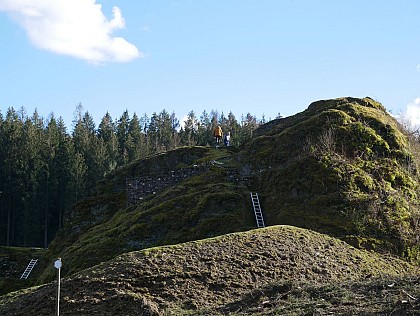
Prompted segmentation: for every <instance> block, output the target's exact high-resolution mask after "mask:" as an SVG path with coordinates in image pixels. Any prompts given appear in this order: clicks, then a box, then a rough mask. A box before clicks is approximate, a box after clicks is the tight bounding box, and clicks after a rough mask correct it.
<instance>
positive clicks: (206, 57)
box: [0, 0, 420, 129]
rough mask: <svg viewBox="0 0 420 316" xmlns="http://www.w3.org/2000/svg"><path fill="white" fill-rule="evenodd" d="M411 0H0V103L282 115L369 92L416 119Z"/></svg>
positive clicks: (419, 54)
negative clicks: (339, 98)
mask: <svg viewBox="0 0 420 316" xmlns="http://www.w3.org/2000/svg"><path fill="white" fill-rule="evenodd" d="M419 14H420V1H416V0H400V1H394V0H381V1H380V0H369V1H366V0H365V1H359V0H342V1H339V0H320V1H310V0H252V1H251V0H155V1H118V0H102V1H99V0H97V1H95V0H54V1H52V0H25V1H23V0H20V1H18V0H0V46H1V49H0V69H1V75H0V110H1V113H2V114H5V112H6V110H7V108H8V107H11V106H13V107H14V108H15V109H19V108H20V107H21V106H23V107H24V108H25V109H26V111H27V113H28V115H31V114H32V113H33V111H34V110H35V108H37V109H38V112H39V113H40V114H41V115H42V116H44V117H47V116H48V115H49V114H50V113H51V112H54V114H55V115H56V116H62V117H63V118H64V120H65V122H66V124H67V127H68V128H69V129H71V127H72V126H71V125H72V123H71V122H72V119H73V115H74V111H75V108H76V105H77V104H79V102H81V103H82V105H83V106H84V109H85V110H87V111H89V112H90V113H91V115H92V116H93V118H94V120H95V122H96V123H97V124H98V123H99V121H100V119H101V118H102V116H103V115H104V114H105V113H106V112H107V111H109V112H110V114H111V116H112V117H113V118H114V119H117V118H118V117H119V116H120V115H121V114H122V113H123V112H124V110H126V109H127V110H128V111H129V113H130V115H132V114H133V113H134V112H136V113H137V114H138V115H139V116H141V115H143V114H144V113H147V114H148V115H149V116H150V115H151V114H152V113H153V112H160V111H161V110H163V109H166V110H167V111H168V112H173V111H174V112H175V113H176V115H177V117H178V118H179V119H182V118H183V117H184V116H185V115H186V114H187V113H188V112H189V111H191V110H193V111H194V112H195V113H196V114H197V115H198V116H199V115H200V114H201V113H202V112H203V110H206V111H208V112H209V111H210V110H212V109H213V110H218V111H219V112H222V111H223V112H224V113H225V114H227V113H228V112H229V111H232V112H233V113H234V114H235V116H236V117H237V118H238V119H239V118H240V116H241V115H242V114H244V115H245V114H246V113H248V112H250V113H251V114H253V115H256V116H257V117H258V118H261V116H262V115H263V114H264V115H265V117H266V118H267V119H268V118H270V117H271V118H274V117H275V116H276V115H277V114H278V113H280V114H282V115H283V116H289V115H292V114H295V113H297V112H301V111H303V110H305V109H306V108H307V106H308V105H309V104H310V103H311V102H313V101H317V100H320V99H330V98H337V97H342V96H353V97H365V96H370V97H372V98H374V99H376V100H378V101H379V102H382V104H383V105H384V106H385V107H386V108H387V109H388V110H389V111H391V112H392V113H393V114H395V115H397V114H400V113H405V112H408V113H409V115H410V116H411V117H412V118H413V120H414V121H415V123H417V120H418V122H420V110H419V109H420V41H419V36H420V35H419V32H418V30H419V28H418V16H419Z"/></svg>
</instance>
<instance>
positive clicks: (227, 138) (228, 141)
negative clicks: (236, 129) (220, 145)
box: [224, 132, 230, 147]
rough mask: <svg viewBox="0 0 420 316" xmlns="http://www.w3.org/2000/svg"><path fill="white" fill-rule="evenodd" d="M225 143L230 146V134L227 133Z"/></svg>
mask: <svg viewBox="0 0 420 316" xmlns="http://www.w3.org/2000/svg"><path fill="white" fill-rule="evenodd" d="M224 142H225V146H226V147H228V146H230V132H227V133H226V135H225V139H224Z"/></svg>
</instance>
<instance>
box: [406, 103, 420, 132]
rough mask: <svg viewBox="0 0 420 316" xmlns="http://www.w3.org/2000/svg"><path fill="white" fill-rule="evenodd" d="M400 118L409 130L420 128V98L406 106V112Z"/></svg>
mask: <svg viewBox="0 0 420 316" xmlns="http://www.w3.org/2000/svg"><path fill="white" fill-rule="evenodd" d="M401 116H402V119H403V120H404V121H405V123H406V124H408V125H409V127H410V128H411V129H413V130H414V129H418V128H419V127H420V98H416V99H414V101H413V102H411V103H409V104H407V107H406V110H405V112H404V113H403V114H402V115H401Z"/></svg>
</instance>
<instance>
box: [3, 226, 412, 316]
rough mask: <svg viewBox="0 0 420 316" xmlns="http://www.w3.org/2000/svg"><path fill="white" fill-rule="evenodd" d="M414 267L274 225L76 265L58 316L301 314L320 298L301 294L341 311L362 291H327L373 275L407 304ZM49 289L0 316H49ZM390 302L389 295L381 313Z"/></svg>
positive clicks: (21, 296) (10, 300)
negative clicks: (77, 269) (345, 294)
mask: <svg viewBox="0 0 420 316" xmlns="http://www.w3.org/2000/svg"><path fill="white" fill-rule="evenodd" d="M416 272H417V269H416V268H415V267H413V266H411V265H410V264H408V263H406V262H404V261H402V260H399V259H396V258H392V257H389V256H388V257H385V256H381V255H378V254H376V253H374V252H367V251H363V250H357V249H355V248H353V247H352V246H350V245H348V244H347V243H345V242H342V241H339V240H338V239H335V238H331V237H329V236H326V235H322V234H319V233H316V232H313V231H310V230H306V229H301V228H296V227H292V226H273V227H269V228H265V229H258V230H251V231H248V232H242V233H233V234H227V235H224V236H220V237H215V238H210V239H205V240H200V241H194V242H188V243H184V244H177V245H172V246H163V247H155V248H150V249H147V250H142V251H136V252H129V253H126V254H123V255H121V256H119V257H117V258H115V259H113V260H111V261H109V262H104V263H102V264H100V265H97V266H94V267H92V268H89V269H86V270H84V271H81V272H79V273H77V274H75V275H72V276H70V277H67V278H65V279H64V280H63V282H62V303H61V314H62V315H75V314H78V315H92V313H93V314H97V315H164V314H165V315H190V314H191V313H192V314H196V315H222V314H229V313H234V312H236V313H237V314H242V313H245V314H246V313H251V314H252V313H256V312H257V311H258V310H259V312H258V314H260V312H261V308H263V309H264V310H266V312H268V310H271V311H273V310H278V311H279V312H280V311H281V310H282V309H283V308H284V307H285V305H286V306H287V307H290V306H291V304H292V305H294V306H295V308H299V309H300V310H301V311H305V310H306V311H308V310H309V309H310V308H316V305H317V304H318V302H317V303H316V304H311V303H310V302H309V303H308V301H309V298H306V299H305V300H302V302H301V303H299V300H300V299H297V297H298V296H299V295H312V296H313V297H312V299H313V300H314V301H320V300H321V298H322V297H326V298H327V297H329V301H325V302H324V303H323V304H324V305H325V306H329V307H331V308H335V310H336V311H338V312H340V311H346V310H349V308H350V306H346V305H344V306H341V307H340V306H339V305H340V302H342V301H343V300H345V299H347V300H348V301H349V302H350V303H351V304H352V306H351V310H353V311H354V310H356V308H357V306H362V305H364V304H366V301H364V300H363V298H364V295H365V294H366V297H367V295H368V294H369V293H368V292H369V291H368V290H365V292H366V293H363V292H362V293H357V290H359V289H358V288H353V289H351V288H350V289H349V288H347V289H346V290H347V291H348V292H349V293H350V292H351V293H353V292H354V295H358V300H356V299H355V298H353V299H350V297H340V296H339V295H338V294H337V296H335V294H334V291H337V293H338V292H340V291H338V289H337V287H339V285H340V284H346V286H347V287H349V284H357V283H354V282H356V281H359V282H360V281H361V280H362V281H366V280H368V282H373V280H380V282H382V283H384V282H385V283H386V284H387V285H389V286H390V287H389V291H390V292H391V291H392V290H393V289H392V288H391V287H393V286H394V285H391V284H392V283H394V284H396V283H398V285H395V287H396V288H397V287H398V288H399V289H400V290H401V289H405V290H407V295H402V294H399V295H401V297H404V298H405V299H406V300H410V296H415V295H419V294H420V289H419V287H418V283H417V288H416V289H415V288H413V287H409V286H408V285H404V284H401V283H402V280H404V279H399V277H401V276H406V275H408V274H413V275H414V274H415V273H416ZM407 280H408V279H407ZM417 280H418V277H417ZM377 282H378V281H377ZM405 282H408V281H405ZM302 286H304V287H305V288H304V289H302ZM334 286H335V287H336V288H334ZM317 289H321V290H320V291H318V290H317ZM413 289H414V290H415V292H413ZM55 290H56V284H54V283H51V284H49V285H45V286H42V287H39V288H33V289H29V290H25V291H23V292H21V293H15V294H13V295H6V296H3V297H1V298H0V314H3V313H6V312H7V315H29V314H31V313H35V314H36V315H49V313H51V311H53V310H54V306H55V300H54V296H55ZM304 291H306V292H307V293H306V294H303V292H304ZM343 292H344V290H342V291H341V293H343ZM396 292H398V290H396ZM394 295H395V293H394ZM289 296H290V298H288V297H289ZM315 298H316V299H315ZM295 299H296V301H295V302H293V301H294V300H295ZM283 302H284V303H283ZM413 303H415V302H413ZM398 304H399V302H398V299H396V297H392V299H390V301H389V303H388V304H382V305H381V306H382V307H381V309H380V311H386V310H389V309H390V308H395V307H398ZM311 305H313V306H311ZM407 307H408V305H407ZM409 307H410V308H412V309H413V310H414V308H418V307H419V306H418V305H416V306H415V305H413V306H412V305H409ZM403 308H404V307H403ZM374 309H375V310H378V308H377V307H376V306H374V307H372V310H374ZM239 311H241V313H239Z"/></svg>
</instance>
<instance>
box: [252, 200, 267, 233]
mask: <svg viewBox="0 0 420 316" xmlns="http://www.w3.org/2000/svg"><path fill="white" fill-rule="evenodd" d="M251 201H252V207H253V208H254V213H255V220H256V221H257V227H258V228H263V227H265V224H264V218H263V215H262V211H261V205H260V200H259V198H258V193H252V192H251Z"/></svg>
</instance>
